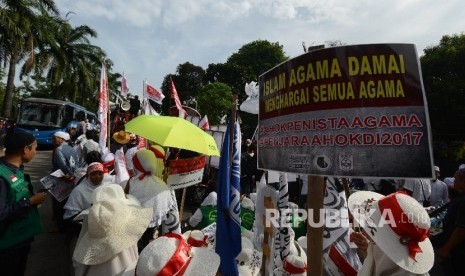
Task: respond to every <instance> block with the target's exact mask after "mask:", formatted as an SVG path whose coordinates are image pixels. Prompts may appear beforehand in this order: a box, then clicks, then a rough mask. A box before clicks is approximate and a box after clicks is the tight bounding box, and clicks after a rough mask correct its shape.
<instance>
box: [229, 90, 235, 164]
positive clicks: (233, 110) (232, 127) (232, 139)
mask: <svg viewBox="0 0 465 276" xmlns="http://www.w3.org/2000/svg"><path fill="white" fill-rule="evenodd" d="M236 113H237V95H236V94H235V95H234V97H233V104H232V109H231V119H230V126H231V132H230V133H229V134H230V141H229V143H230V147H229V148H230V151H229V157H230V159H229V160H230V164H229V165H230V166H232V162H233V160H234V150H233V144H234V131H233V130H234V126H235V123H236Z"/></svg>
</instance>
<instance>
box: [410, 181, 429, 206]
mask: <svg viewBox="0 0 465 276" xmlns="http://www.w3.org/2000/svg"><path fill="white" fill-rule="evenodd" d="M404 189H406V190H409V191H411V192H412V197H413V198H414V199H416V200H417V201H418V202H419V203H420V204H423V201H424V200H425V199H428V198H429V196H430V195H431V186H430V185H429V180H426V179H406V180H405V183H404Z"/></svg>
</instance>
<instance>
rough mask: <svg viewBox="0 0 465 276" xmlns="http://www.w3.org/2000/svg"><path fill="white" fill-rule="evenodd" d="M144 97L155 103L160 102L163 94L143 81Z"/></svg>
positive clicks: (163, 96)
mask: <svg viewBox="0 0 465 276" xmlns="http://www.w3.org/2000/svg"><path fill="white" fill-rule="evenodd" d="M144 97H145V98H147V99H150V100H152V101H154V102H156V103H157V104H161V102H162V101H163V99H164V98H165V95H163V93H161V92H160V91H158V90H157V89H155V87H153V86H151V85H150V84H148V83H147V82H146V81H144Z"/></svg>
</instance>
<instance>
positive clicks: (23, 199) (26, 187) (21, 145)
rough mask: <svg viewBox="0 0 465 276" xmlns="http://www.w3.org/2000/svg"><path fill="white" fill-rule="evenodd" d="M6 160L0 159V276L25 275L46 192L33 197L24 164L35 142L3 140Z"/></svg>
mask: <svg viewBox="0 0 465 276" xmlns="http://www.w3.org/2000/svg"><path fill="white" fill-rule="evenodd" d="M5 148H6V150H5V156H4V157H2V158H0V269H1V271H2V272H1V274H2V275H6V276H9V275H12V276H13V275H15V276H16V275H24V271H25V270H26V263H27V257H28V255H29V251H30V248H31V243H32V241H33V239H34V236H35V235H37V234H39V233H40V232H42V225H41V222H40V217H39V213H38V211H37V205H39V204H41V203H42V202H43V201H44V200H45V199H46V197H47V193H46V192H39V193H37V194H33V191H32V185H31V180H30V177H29V175H27V174H25V173H24V166H23V164H24V163H27V162H30V161H31V160H32V159H33V158H34V156H35V154H36V150H37V141H36V139H35V138H34V136H32V135H31V134H28V133H11V134H7V136H6V137H5Z"/></svg>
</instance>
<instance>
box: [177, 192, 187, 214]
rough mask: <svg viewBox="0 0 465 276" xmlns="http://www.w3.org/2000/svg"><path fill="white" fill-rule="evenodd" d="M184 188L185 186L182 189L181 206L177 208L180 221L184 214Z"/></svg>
mask: <svg viewBox="0 0 465 276" xmlns="http://www.w3.org/2000/svg"><path fill="white" fill-rule="evenodd" d="M186 190H187V188H184V189H182V198H181V208H179V221H182V216H183V215H184V203H185V201H186Z"/></svg>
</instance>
